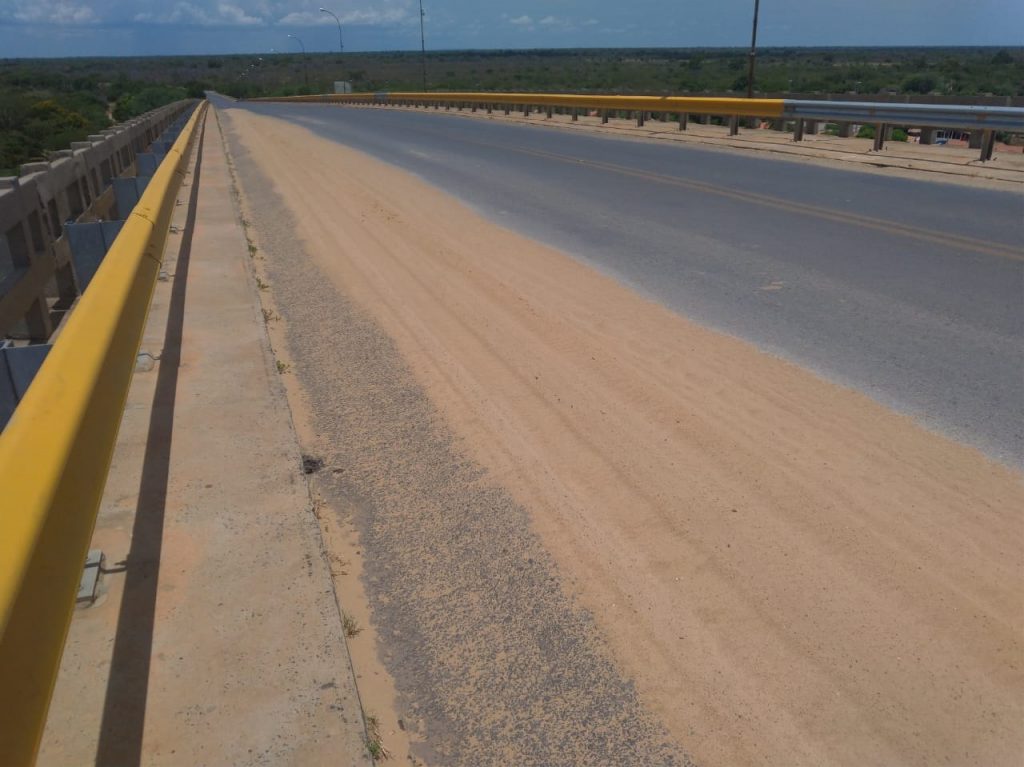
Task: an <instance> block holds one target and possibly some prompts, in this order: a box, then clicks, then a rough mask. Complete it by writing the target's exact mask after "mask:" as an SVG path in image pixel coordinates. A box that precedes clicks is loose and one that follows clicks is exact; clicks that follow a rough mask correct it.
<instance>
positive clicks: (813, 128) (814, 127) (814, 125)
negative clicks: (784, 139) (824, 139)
mask: <svg viewBox="0 0 1024 767" xmlns="http://www.w3.org/2000/svg"><path fill="white" fill-rule="evenodd" d="M818 127H819V125H818V121H817V120H808V121H807V122H806V123H804V133H810V134H811V135H812V136H816V135H817V134H818Z"/></svg>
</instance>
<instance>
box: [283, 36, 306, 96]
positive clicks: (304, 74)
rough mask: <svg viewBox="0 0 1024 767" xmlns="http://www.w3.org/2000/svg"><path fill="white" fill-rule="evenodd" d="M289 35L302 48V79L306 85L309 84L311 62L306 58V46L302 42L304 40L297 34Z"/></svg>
mask: <svg viewBox="0 0 1024 767" xmlns="http://www.w3.org/2000/svg"><path fill="white" fill-rule="evenodd" d="M288 37H290V38H291V39H292V40H294V41H295V42H297V43H298V44H299V47H300V48H302V80H303V82H304V83H305V84H306V85H309V62H308V61H307V60H306V46H305V45H303V44H302V40H300V39H299V38H298V37H297V36H295V35H288Z"/></svg>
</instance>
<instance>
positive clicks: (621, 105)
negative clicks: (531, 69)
mask: <svg viewBox="0 0 1024 767" xmlns="http://www.w3.org/2000/svg"><path fill="white" fill-rule="evenodd" d="M253 101H298V102H319V103H324V102H326V103H339V104H345V103H350V104H373V103H376V104H456V103H459V104H477V105H480V104H515V105H517V106H518V105H527V106H551V107H566V108H569V109H573V108H575V109H614V110H620V111H625V112H680V113H688V114H698V115H699V114H706V115H721V116H730V117H732V116H735V117H782V113H783V108H784V104H785V102H784V100H783V99H734V98H700V97H691V96H602V95H589V94H583V95H581V94H573V93H406V92H387V93H327V94H320V95H314V96H281V97H276V98H266V99H253Z"/></svg>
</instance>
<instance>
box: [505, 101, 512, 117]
mask: <svg viewBox="0 0 1024 767" xmlns="http://www.w3.org/2000/svg"><path fill="white" fill-rule="evenodd" d="M510 114H512V105H511V104H506V105H505V117H508V116H509V115H510Z"/></svg>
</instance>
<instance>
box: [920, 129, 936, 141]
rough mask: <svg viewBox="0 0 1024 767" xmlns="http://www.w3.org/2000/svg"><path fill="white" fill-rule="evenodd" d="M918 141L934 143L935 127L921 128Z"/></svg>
mask: <svg viewBox="0 0 1024 767" xmlns="http://www.w3.org/2000/svg"><path fill="white" fill-rule="evenodd" d="M919 141H920V143H922V144H925V145H928V144H934V143H935V128H925V127H922V128H921V138H920V139H919Z"/></svg>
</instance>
